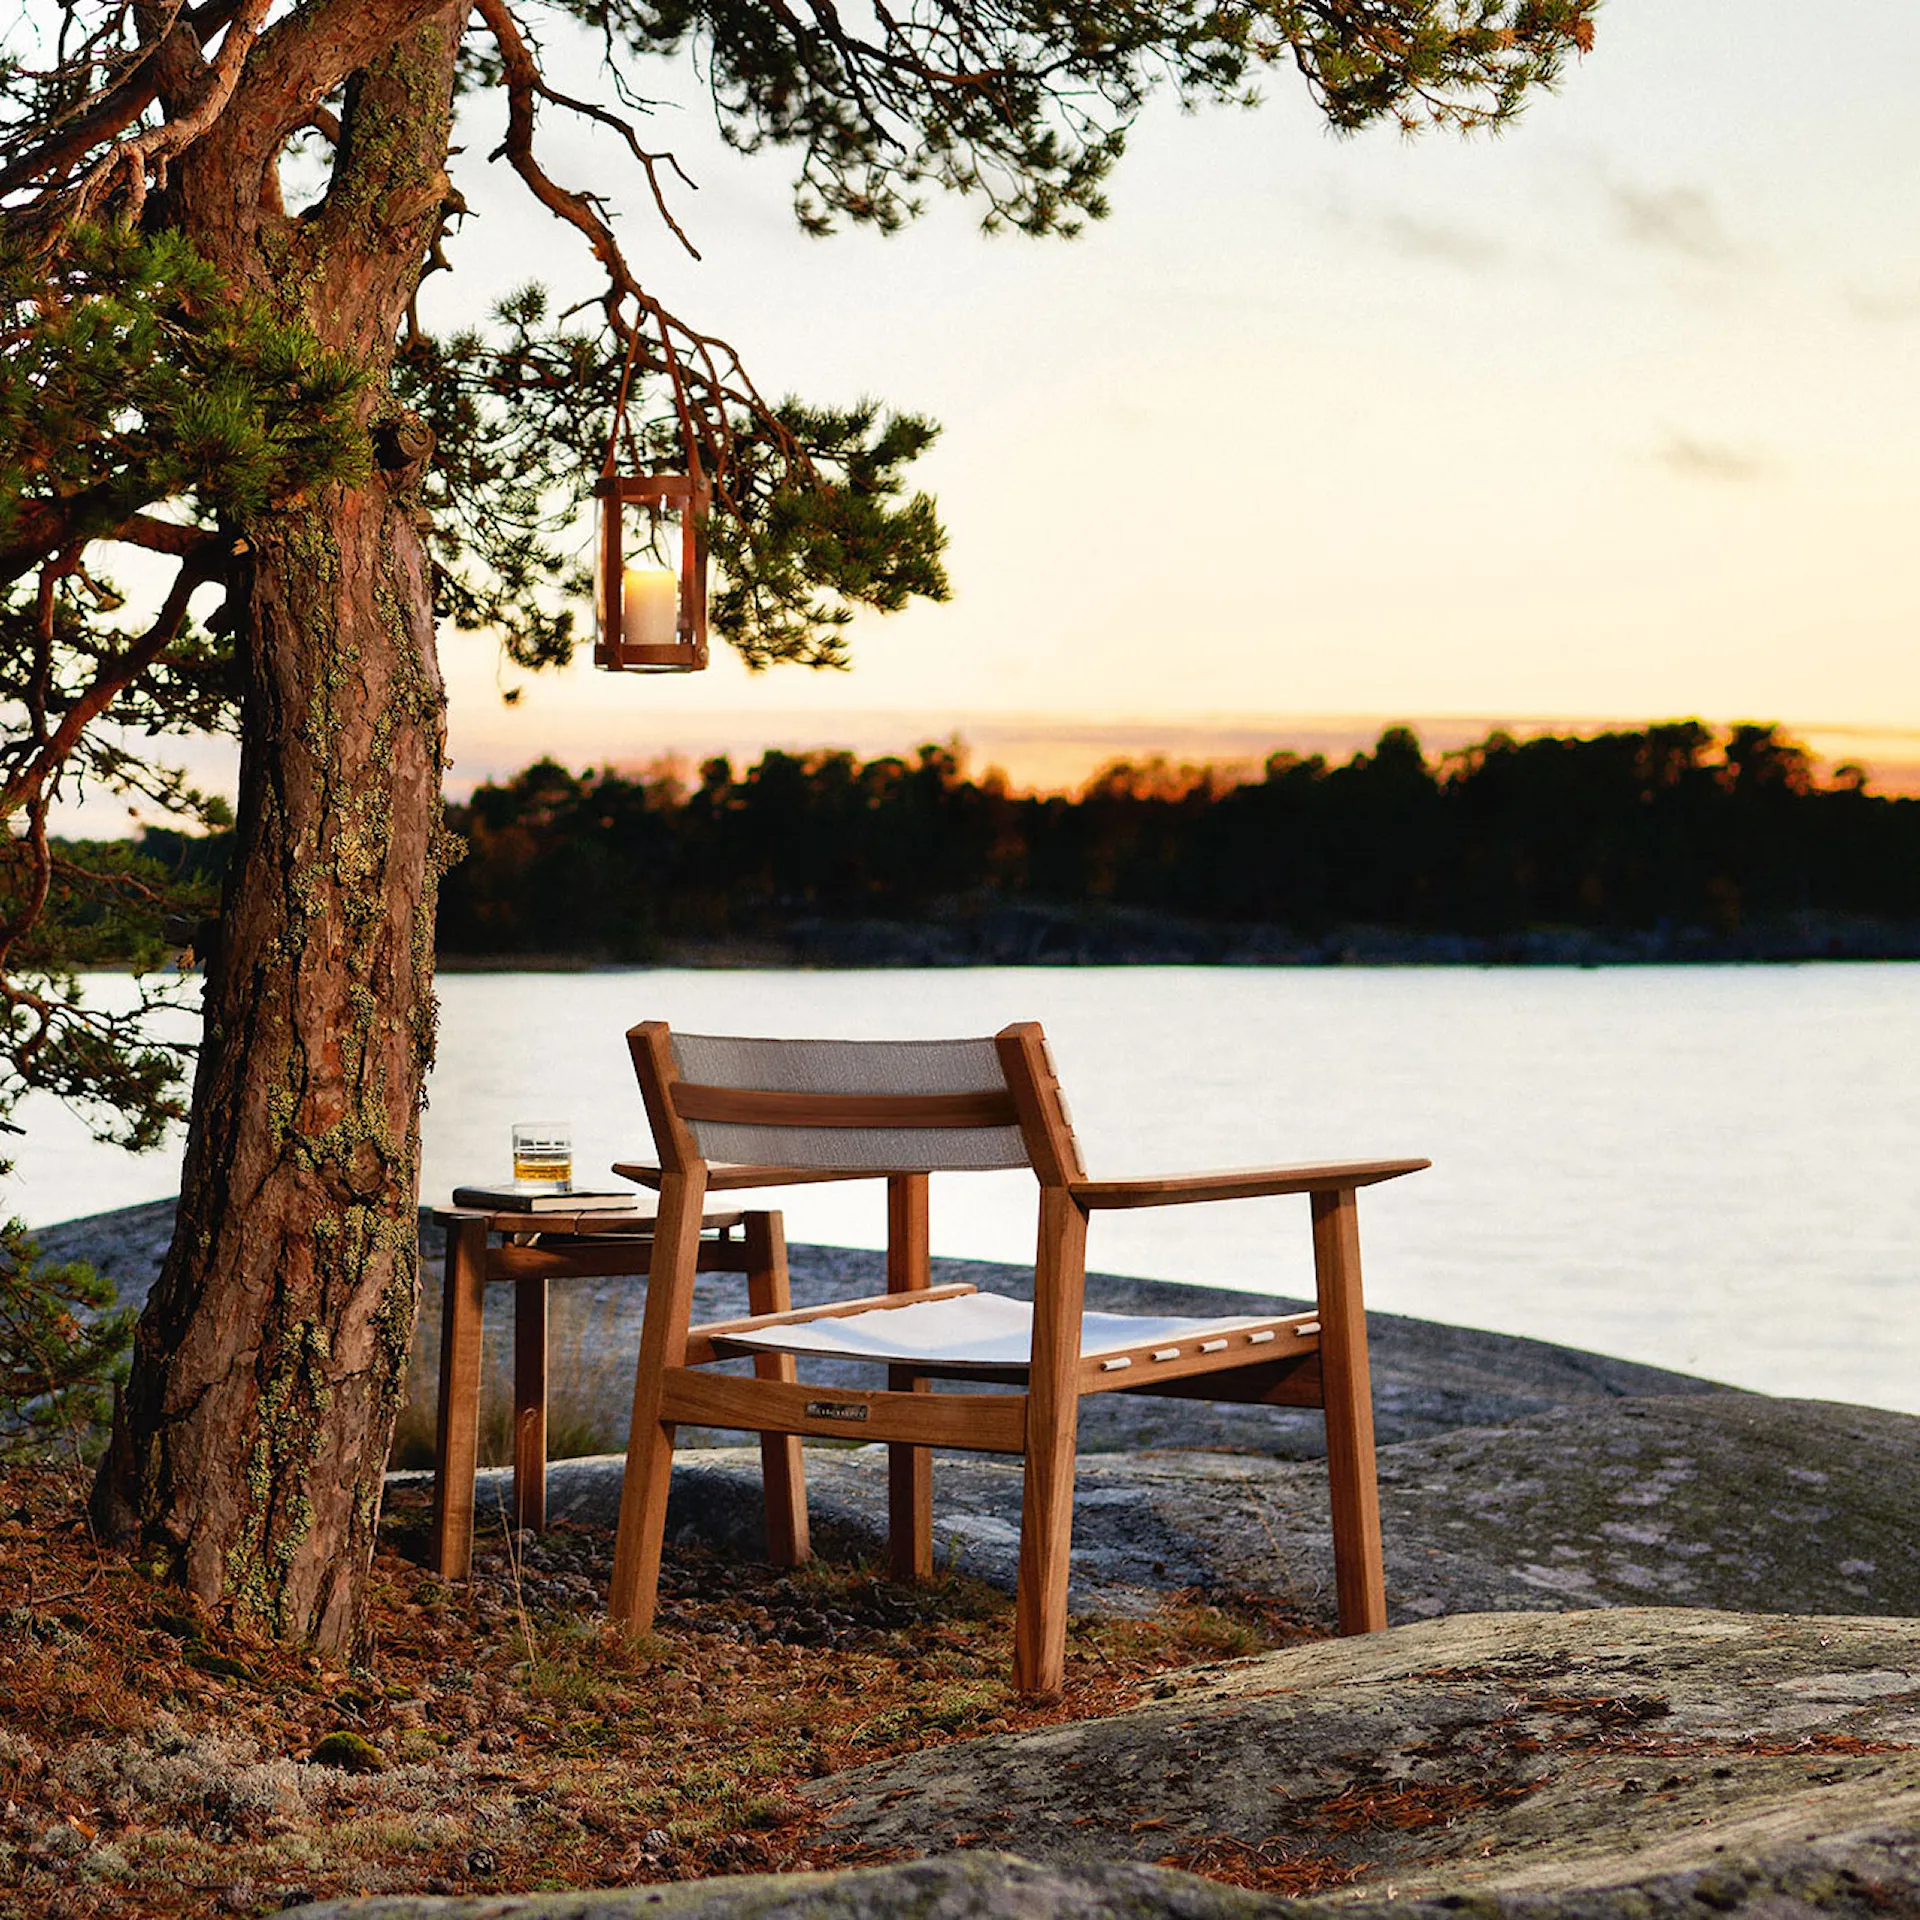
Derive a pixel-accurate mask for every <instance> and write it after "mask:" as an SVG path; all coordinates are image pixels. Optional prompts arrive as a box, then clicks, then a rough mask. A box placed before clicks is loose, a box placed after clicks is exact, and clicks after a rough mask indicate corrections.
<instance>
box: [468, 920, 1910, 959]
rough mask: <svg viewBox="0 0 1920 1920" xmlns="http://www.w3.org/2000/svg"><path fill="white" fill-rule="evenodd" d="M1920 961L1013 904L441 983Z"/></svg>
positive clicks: (1749, 931)
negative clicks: (560, 976) (907, 971)
mask: <svg viewBox="0 0 1920 1920" xmlns="http://www.w3.org/2000/svg"><path fill="white" fill-rule="evenodd" d="M1913 960H1920V924H1908V923H1904V922H1893V921H1884V920H1875V919H1870V918H1867V917H1864V916H1859V917H1855V916H1845V915H1839V914H1826V913H1806V914H1796V915H1792V916H1787V917H1783V918H1781V919H1778V920H1772V921H1765V922H1757V923H1755V924H1754V925H1752V926H1746V927H1740V928H1736V929H1734V930H1732V931H1729V932H1725V933H1717V932H1714V931H1712V930H1711V929H1708V928H1704V927H1676V928H1660V929H1641V930H1620V931H1604V930H1598V929H1594V928H1588V927H1530V928H1526V929H1523V930H1520V931H1517V932H1511V933H1499V934H1471V933H1460V932H1443V931H1418V932H1414V931H1408V930H1405V929H1401V928H1393V927H1377V926H1347V927H1339V928H1335V929H1333V930H1331V931H1329V932H1326V933H1323V934H1304V933H1300V932H1298V931H1295V930H1294V929H1291V928H1286V927H1278V926H1270V925H1239V924H1232V923H1222V922H1217V921H1198V920H1187V919H1182V918H1179V917H1177V916H1174V915H1163V914H1155V913H1150V912H1145V911H1142V910H1138V909H1127V908H1112V909H1091V908H1073V907H1050V906H1031V905H1018V906H1012V905H1009V906H1002V907H999V908H997V909H995V910H994V911H992V912H989V913H982V914H978V915H972V916H965V917H958V916H957V917H954V918H944V917H943V918H940V919H929V920H925V921H906V920H884V919H877V918H876V919H862V920H830V919H805V920H795V921H794V922H792V923H791V924H790V925H789V926H788V927H787V928H786V929H785V930H784V932H783V933H781V934H780V935H777V936H766V937H758V938H738V939H712V940H697V941H696V940H660V941H657V942H655V943H653V944H652V945H651V946H650V947H649V949H648V950H647V951H646V952H644V953H636V954H614V953H608V952H526V953H511V952H508V953H443V954H441V955H440V956H439V958H438V961H437V963H436V964H437V966H438V968H439V970H440V971H441V972H442V973H584V972H592V971H598V970H600V969H604V968H616V967H617V968H634V967H685V968H696V969H697V968H714V969H725V970H729V971H743V970H751V969H768V970H794V969H798V970H820V971H836V970H847V971H853V970H858V969H864V968H911V967H938V968H948V967H953V968H958V967H1022V966H1033V967H1128V966H1142V967H1146V966H1217V967H1514V968H1524V967H1577V968H1586V967H1669V966H1800V965H1805V964H1807V963H1809V962H1815V961H1913Z"/></svg>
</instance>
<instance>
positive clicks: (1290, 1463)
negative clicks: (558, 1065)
mask: <svg viewBox="0 0 1920 1920" xmlns="http://www.w3.org/2000/svg"><path fill="white" fill-rule="evenodd" d="M1148 1404H1151V1403H1148ZM1917 1460H1920V1419H1916V1418H1915V1417H1914V1416H1913V1415H1911V1414H1900V1413H1884V1412H1879V1411H1876V1410H1875V1409H1872V1408H1867V1407H1850V1406H1840V1405H1836V1404H1833V1403H1830V1402H1826V1401H1813V1400H1772V1399H1767V1398H1765V1397H1763V1396H1761V1395H1759V1394H1732V1393H1721V1394H1699V1395H1678V1394H1676V1395H1667V1396H1660V1397H1656V1398H1649V1399H1641V1400H1609V1401H1590V1402H1576V1403H1574V1404H1572V1405H1569V1406H1563V1407H1557V1408H1553V1409H1550V1410H1549V1411H1547V1412H1544V1413H1536V1414H1530V1415H1528V1416H1527V1417H1526V1418H1524V1419H1520V1420H1515V1421H1513V1422H1512V1423H1510V1424H1509V1425H1506V1426H1499V1427H1466V1428H1460V1429H1456V1430H1455V1431H1452V1432H1448V1433H1442V1434H1439V1435H1437V1436H1435V1437H1433V1438H1430V1439H1422V1440H1407V1441H1401V1442H1400V1443H1399V1444H1397V1445H1392V1446H1384V1447H1382V1448H1381V1449H1380V1452H1379V1479H1380V1500H1381V1513H1382V1522H1381V1531H1382V1535H1383V1538H1384V1541H1385V1548H1386V1565H1387V1603H1388V1610H1389V1617H1390V1618H1391V1619H1392V1620H1394V1621H1395V1622H1396V1623H1399V1622H1405V1621H1410V1620H1417V1619H1424V1618H1429V1617H1432V1616H1434V1615H1438V1614H1442V1613H1474V1612H1483V1611H1487V1610H1500V1611H1531V1610H1536V1609H1551V1610H1555V1611H1561V1610H1567V1609H1574V1608H1586V1607H1618V1606H1635V1605H1639V1604H1643V1603H1646V1602H1648V1601H1657V1602H1659V1603H1661V1604H1664V1605H1669V1606H1688V1607H1721V1608H1727V1609H1730V1610H1734V1611H1741V1612H1748V1611H1785V1612H1796V1613H1845V1614H1913V1615H1920V1472H1916V1470H1915V1463H1916V1461H1917ZM623 1464H624V1462H623V1458H622V1456H619V1455H613V1456H608V1457H604V1458H596V1459H582V1460H569V1461H562V1462H560V1463H558V1464H557V1465H555V1466H554V1467H553V1468H552V1469H550V1471H549V1475H548V1491H547V1504H548V1514H549V1516H550V1518H553V1519H556V1520H561V1519H564V1520H575V1521H580V1522H584V1523H586V1524H589V1525H596V1526H611V1525H613V1523H614V1521H615V1519H616V1518H617V1515H618V1509H619V1499H620V1475H621V1469H622V1466H623ZM506 1485H507V1481H506V1475H505V1474H504V1473H503V1472H494V1473H489V1474H484V1475H482V1487H483V1494H482V1497H483V1499H484V1500H486V1501H487V1502H489V1503H490V1504H491V1503H498V1502H500V1501H502V1500H504V1499H505V1497H506ZM933 1485H934V1540H935V1546H936V1551H937V1552H938V1553H939V1554H940V1555H941V1556H942V1557H943V1558H947V1559H950V1560H951V1561H952V1562H953V1564H955V1565H957V1566H958V1567H959V1568H960V1569H961V1570H962V1571H964V1572H967V1573H972V1574H975V1575H977V1576H978V1577H980V1578H982V1579H985V1580H989V1581H992V1582H993V1583H994V1584H995V1585H997V1586H1000V1587H1004V1588H1006V1589H1008V1590H1011V1588H1012V1586H1013V1580H1014V1572H1015V1563H1016V1557H1017V1554H1018V1549H1019V1527H1020V1466H1019V1463H1018V1462H1017V1461H1011V1460H1002V1459H997V1458H991V1457H986V1456H981V1455H975V1454H942V1455H941V1456H940V1457H939V1459H938V1460H937V1462H936V1465H935V1468H934V1479H933ZM807 1487H808V1504H809V1507H810V1509H811V1511H812V1514H813V1518H814V1523H815V1528H816V1531H817V1532H818V1533H819V1534H820V1536H821V1537H822V1539H823V1541H824V1542H825V1543H826V1544H827V1545H828V1546H829V1547H830V1548H832V1549H834V1550H837V1551H840V1552H851V1553H868V1552H872V1551H875V1550H876V1549H877V1548H878V1547H879V1546H880V1545H881V1544H882V1543H883V1541H884V1538H885V1527H886V1503H887V1484H886V1457H885V1450H884V1449H883V1448H879V1447H858V1448H827V1447H809V1448H808V1449H807ZM667 1526H668V1535H669V1538H677V1539H683V1540H693V1539H698V1540H702V1541H704V1542H706V1543H708V1544H710V1545H713V1546H718V1547H722V1548H725V1549H728V1550H731V1551H735V1552H740V1553H749V1554H750V1553H756V1552H758V1551H759V1547H760V1539H761V1530H760V1464H759V1455H758V1452H757V1451H756V1450H755V1449H753V1448H751V1447H726V1448H714V1449H711V1450H706V1451H700V1452H695V1453H690V1454H685V1455H682V1456H681V1457H680V1459H679V1460H678V1462H677V1463H676V1465H675V1469H674V1483H673V1493H672V1499H671V1505H670V1507H669V1509H668V1520H667ZM1182 1587H1199V1588H1216V1587H1217V1588H1229V1589H1233V1590H1236V1591H1239V1592H1247V1593H1258V1594H1269V1595H1274V1596H1276V1597H1278V1598H1281V1599H1283V1600H1285V1601H1287V1602H1289V1603H1290V1604H1291V1605H1293V1606H1294V1607H1296V1608H1298V1609H1299V1610H1300V1611H1302V1612H1304V1613H1305V1614H1306V1615H1307V1616H1308V1617H1309V1618H1311V1619H1315V1620H1318V1621H1319V1622H1320V1624H1322V1625H1323V1626H1326V1627H1328V1628H1331V1627H1332V1625H1333V1623H1334V1594H1333V1556H1332V1549H1331V1544H1330V1540H1329V1522H1328V1517H1327V1492H1326V1477H1325V1471H1324V1469H1323V1468H1322V1467H1321V1465H1320V1463H1319V1462H1318V1461H1311V1460H1304V1461H1303V1460H1288V1459H1273V1458H1262V1457H1260V1456H1257V1455H1253V1454H1246V1453H1218V1452H1201V1451H1145V1452H1140V1453H1083V1454H1082V1456H1081V1458H1080V1463H1079V1468H1078V1472H1077V1474H1076V1481H1075V1488H1074V1524H1073V1555H1072V1577H1071V1587H1070V1590H1069V1591H1070V1599H1071V1602H1072V1604H1073V1605H1074V1606H1075V1607H1076V1608H1081V1609H1086V1608H1093V1609H1099V1610H1107V1611H1123V1610H1124V1611H1145V1610H1148V1609H1150V1608H1151V1607H1152V1606H1153V1605H1154V1604H1155V1603H1156V1602H1157V1600H1158V1599H1159V1597H1160V1595H1161V1594H1163V1593H1164V1592H1166V1591H1167V1590H1168V1589H1169V1588H1182Z"/></svg>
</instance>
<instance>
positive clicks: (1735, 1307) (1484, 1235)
mask: <svg viewBox="0 0 1920 1920" xmlns="http://www.w3.org/2000/svg"><path fill="white" fill-rule="evenodd" d="M116 986H119V987H120V988H121V989H122V990H124V983H114V982H102V983H101V987H102V991H103V992H111V991H114V990H115V988H116ZM441 994H442V1001H443V1014H442V1021H441V1064H440V1066H439V1067H438V1068H437V1069H436V1071H435V1074H434V1078H433V1082H432V1086H431V1090H430V1102H431V1103H430V1106H429V1110H428V1113H427V1116H426V1122H425V1139H426V1153H425V1173H424V1178H425V1192H426V1196H427V1197H428V1198H429V1199H435V1198H444V1197H445V1195H446V1193H447V1192H448V1190H449V1189H450V1188H451V1187H452V1186H453V1185H454V1184H455V1183H456V1182H459V1181H464V1180H488V1179H497V1178H503V1177H504V1176H505V1174H506V1171H507V1156H508V1144H509V1143H508V1134H509V1129H510V1127H511V1126H512V1124H513V1122H515V1121H516V1120H543V1119H559V1120H566V1121H570V1122H571V1124H572V1126H573V1130H574V1138H575V1144H576V1162H575V1163H576V1169H577V1177H584V1178H591V1177H594V1176H596V1175H597V1173H598V1172H599V1170H600V1169H603V1168H605V1167H606V1166H607V1165H608V1164H609V1163H610V1162H611V1161H612V1160H614V1159H615V1158H650V1157H651V1154H650V1149H649V1147H648V1144H647V1135H646V1127H645V1121H644V1117H643V1115H642V1112H641V1108H640V1101H639V1095H638V1093H637V1091H636V1090H635V1087H634V1084H633V1079H632V1072H631V1068H630V1066H629V1064H628V1061H627V1057H626V1048H625V1044H624V1040H623V1038H622V1036H623V1034H624V1031H625V1029H626V1028H627V1027H628V1026H630V1025H631V1024H633V1022H635V1021H636V1020H639V1019H643V1018H649V1017H653V1018H663V1019H667V1020H670V1021H672V1022H673V1023H674V1024H675V1025H676V1026H679V1027H683V1028H687V1029H691V1030H695V1031H701V1030H705V1031H709V1032H736V1033H768V1034H819V1035H855V1036H864V1037H895V1036H913V1035H918V1036H922V1037H926V1036H934V1035H946V1034H977V1033H990V1032H992V1031H993V1030H994V1029H995V1028H997V1027H999V1026H1002V1025H1004V1024H1005V1023H1006V1022H1008V1021H1009V1020H1015V1019H1029V1018H1037V1019H1039V1020H1041V1021H1043V1022H1044V1023H1045V1025H1046V1027H1047V1031H1048V1034H1049V1036H1050V1037H1051V1039H1052V1041H1053V1044H1054V1051H1055V1053H1056V1055H1057V1057H1058V1060H1059V1063H1060V1070H1061V1075H1062V1078H1063V1080H1064V1082H1065V1084H1066V1087H1067V1090H1068V1093H1069V1095H1070V1097H1071V1099H1072V1103H1073V1109H1074V1116H1075V1121H1076V1125H1077V1128H1078V1131H1079V1134H1080V1137H1081V1143H1082V1147H1083V1150H1084V1152H1085V1155H1086V1159H1087V1162H1088V1166H1089V1170H1090V1171H1091V1172H1093V1173H1094V1174H1095V1175H1106V1174H1127V1173H1143V1172H1154V1171H1163V1172H1167V1171H1175V1170H1177V1169H1179V1168H1183V1167H1205V1166H1233V1165H1245V1164H1248V1163H1252V1162H1264V1161H1275V1162H1286V1161H1294V1160H1306V1159H1319V1158H1331V1157H1348V1156H1351V1157H1364V1158H1374V1157H1383V1156H1386V1155H1395V1154H1424V1155H1427V1156H1429V1157H1431V1159H1432V1160H1433V1162H1434V1166H1433V1169H1432V1170H1431V1171H1430V1172H1426V1173H1421V1174H1416V1175H1414V1176H1412V1177H1411V1178H1408V1179H1404V1180H1400V1181H1396V1182H1394V1183H1392V1184H1391V1185H1389V1186H1386V1187H1382V1188H1376V1189H1373V1190H1371V1191H1369V1192H1367V1193H1365V1194H1364V1195H1363V1196H1362V1198H1361V1205H1360V1227H1361V1242H1362V1250H1363V1254H1364V1258H1365V1267H1366V1284H1367V1295H1368V1299H1369V1302H1370V1303H1371V1304H1372V1305H1374V1306H1378V1307H1384V1308H1388V1309H1390V1310H1392V1311H1395V1312H1399V1313H1409V1314H1417V1315H1421V1316H1423V1317H1426V1318H1429V1319H1435V1320H1450V1321H1456V1322H1460V1323H1463V1324H1467V1325H1472V1326H1480V1327H1492V1328H1497V1329H1499V1330H1501V1331H1504V1332H1510V1333H1525V1334H1532V1335H1535V1336H1537V1337H1540V1338H1543V1339H1549V1340H1557V1341H1561V1342H1564V1343H1567V1344H1569V1345H1573V1346H1580V1347H1590V1348H1594V1349H1597V1350H1599V1351H1602V1352H1607V1353H1615V1354H1621V1355H1625V1356H1627V1357H1630V1358H1633V1359H1638V1360H1646V1361H1651V1362H1654V1363H1656V1364H1659V1365H1662V1366H1669V1367H1677V1368H1680V1369H1683V1370H1685V1371H1688V1372H1695V1373H1704V1374H1708V1375H1711V1376H1713V1377H1715V1378H1718V1379H1722V1380H1727V1381H1731V1382H1733V1383H1735V1384H1738V1385H1741V1386H1749V1387H1758V1388H1761V1389H1764V1390H1766V1391H1768V1392H1772V1393H1785V1394H1797V1395H1806V1396H1811V1397H1816V1398H1822V1399H1836V1400H1855V1401H1861V1402H1865V1403H1868V1404H1871V1405H1878V1406H1884V1407H1893V1408H1898V1409H1902V1410H1904V1411H1908V1412H1915V1413H1920V966H1910V965H1909V966H1901V965H1889V966H1871V965H1849V966H1804V967H1724V968H1722V967H1697V968H1679V967H1676V968H1631V969H1628V968H1622V969H1614V970H1599V971H1591V972H1581V971H1569V970H1562V969H1537V970H1518V971H1507V970H1470V969H1443V968H1433V969H1426V968H1397V969H1359V968H1342V969H1331V970H1314V969H1205V968H1181V967H1135V968H1098V969H1096V968H1060V969H1030V968H1029V969H1017V970H1016V969H979V970H962V971H933V972H872V973H797V972H796V973H781V972H693V971H672V970H643V971H631V972H608V973H592V974H561V975H554V974H540V975H517V974H466V975H453V976H449V977H447V978H445V979H443V980H442V982H441ZM33 1119H34V1124H33V1125H32V1126H31V1128H30V1130H29V1133H28V1135H27V1137H26V1138H25V1139H23V1140H20V1141H17V1142H15V1143H14V1145H15V1154H14V1157H15V1159H16V1162H17V1170H16V1175H15V1177H14V1178H13V1179H12V1180H11V1181H10V1182H8V1189H9V1190H8V1193H7V1196H6V1199H7V1204H8V1205H9V1206H10V1207H11V1208H12V1209H14V1210H17V1211H19V1212H21V1213H23V1214H25V1215H26V1216H27V1217H28V1218H29V1219H32V1220H36V1221H42V1222H47V1221H53V1220H59V1219H64V1218H67V1217H69V1216H71V1215H75V1214H80V1213H87V1212H93V1211H98V1210H101V1209H103V1208H107V1207H111V1206H118V1205H126V1204H130V1203H132V1202H133V1201H136V1200H141V1199H149V1198H155V1197H158V1196H160V1195H162V1194H165V1193H170V1192H171V1191H173V1189H174V1184H175V1180H174V1167H173V1162H172V1160H171V1159H170V1158H167V1157H163V1156H154V1157H152V1158H149V1159H147V1160H142V1161H133V1160H129V1159H128V1158H127V1157H126V1156H124V1155H120V1154H117V1153H115V1152H113V1151H112V1150H109V1149H100V1148H95V1147H91V1146H89V1145H87V1144H86V1143H85V1141H84V1138H83V1136H82V1135H81V1134H80V1131H79V1129H78V1128H77V1127H76V1126H75V1125H74V1124H73V1123H72V1122H71V1121H70V1120H68V1119H67V1118H66V1116H64V1115H62V1114H60V1113H58V1112H57V1111H49V1110H36V1112H35V1114H34V1116H33ZM880 1195H881V1189H880V1188H879V1187H878V1185H872V1184H862V1185H853V1186H847V1187H841V1188H826V1189H814V1190H808V1189H797V1190H794V1191H792V1192H790V1193H789V1194H787V1195H786V1196H785V1197H784V1205H785V1209H786V1215H787V1229H788V1234H789V1236H790V1237H791V1238H792V1239H795V1240H818V1241H826V1242H832V1243H838V1244H842V1245H855V1246H879V1245H881V1244H882V1243H883V1240H884V1227H883V1208H882V1203H881V1198H880ZM933 1238H934V1248H935V1251H936V1252H938V1253H948V1254H965V1255H972V1256H975V1257H981V1258H988V1259H995V1260H1027V1259H1030V1258H1031V1254H1032V1239H1033V1184H1032V1181H1031V1179H1030V1178H1029V1177H1028V1176H1026V1175H1024V1174H1005V1175H1000V1174H996V1175H972V1176H951V1177H948V1178H947V1179H945V1180H938V1179H937V1180H936V1181H935V1185H934V1207H933ZM1089 1258H1090V1261H1091V1263H1092V1264H1093V1265H1094V1266H1096V1267H1098V1268H1104V1269H1106V1270H1108V1271H1111V1272H1121V1273H1134V1274H1144V1275H1149V1276H1153V1277H1157V1278H1162V1279H1179V1280H1194V1281H1205V1282H1209V1283H1212V1284H1216V1285H1227V1286H1236V1287H1247V1288H1254V1289H1271V1290H1274V1291H1278V1292H1285V1293H1295V1294H1298V1293H1303V1292H1309V1291H1310V1290H1311V1275H1312V1268H1311V1255H1310V1247H1309V1244H1308V1232H1307V1214H1306V1202H1305V1201H1304V1200H1301V1199H1282V1200H1268V1201H1239V1202H1232V1203H1229V1204H1225V1205H1220V1206H1212V1207H1195V1208H1169V1209H1162V1210H1155V1211H1151V1212H1141V1213H1136V1214H1131V1215H1129V1214H1102V1215H1100V1216H1098V1217H1097V1218H1096V1219H1095V1221H1094V1226H1093V1235H1092V1241H1091V1245H1090V1248H1089Z"/></svg>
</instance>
